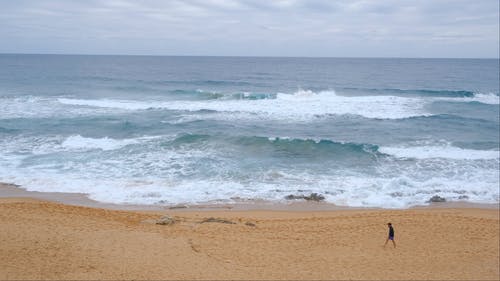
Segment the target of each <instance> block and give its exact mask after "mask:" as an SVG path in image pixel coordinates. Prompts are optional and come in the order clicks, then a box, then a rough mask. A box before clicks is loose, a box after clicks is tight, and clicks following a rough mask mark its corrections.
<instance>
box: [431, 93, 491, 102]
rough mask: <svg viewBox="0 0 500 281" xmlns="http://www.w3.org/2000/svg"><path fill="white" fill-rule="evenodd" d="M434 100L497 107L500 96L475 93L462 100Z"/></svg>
mask: <svg viewBox="0 0 500 281" xmlns="http://www.w3.org/2000/svg"><path fill="white" fill-rule="evenodd" d="M436 100H444V101H453V102H479V103H484V104H491V105H497V104H500V96H498V95H495V94H493V93H489V94H484V93H475V94H474V96H472V97H463V98H436Z"/></svg>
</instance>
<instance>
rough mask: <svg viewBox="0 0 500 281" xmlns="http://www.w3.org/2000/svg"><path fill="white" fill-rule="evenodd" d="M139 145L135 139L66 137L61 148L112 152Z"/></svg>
mask: <svg viewBox="0 0 500 281" xmlns="http://www.w3.org/2000/svg"><path fill="white" fill-rule="evenodd" d="M136 143H139V141H138V140H137V139H122V140H116V139H112V138H108V137H105V138H85V137H82V136H80V135H74V136H70V137H68V138H67V139H66V140H65V141H63V142H62V144H61V145H62V146H63V147H65V148H70V149H102V150H114V149H119V148H122V147H124V146H127V145H129V144H136Z"/></svg>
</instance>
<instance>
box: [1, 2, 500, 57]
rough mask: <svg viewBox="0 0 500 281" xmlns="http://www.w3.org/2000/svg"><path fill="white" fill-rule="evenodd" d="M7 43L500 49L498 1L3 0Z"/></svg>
mask: <svg viewBox="0 0 500 281" xmlns="http://www.w3.org/2000/svg"><path fill="white" fill-rule="evenodd" d="M1 5H2V9H1V11H0V41H1V42H0V43H1V44H0V52H7V53H13V52H14V53H83V54H154V55H246V56H254V55H255V56H351V57H352V56H355V57H359V56H361V57H371V56H375V57H498V52H499V38H498V37H499V34H498V32H499V31H498V30H499V18H498V17H499V15H498V10H499V7H498V5H499V4H498V0H481V1H470V0H422V1H401V0H386V1H378V0H358V1H347V0H338V1H331V0H308V1H299V0H275V1H269V0H169V1H162V0H144V1H132V0H107V1H99V0H89V1H76V0H36V1H35V0H33V1H28V0H16V1H3V2H2V3H1Z"/></svg>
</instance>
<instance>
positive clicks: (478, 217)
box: [0, 198, 499, 280]
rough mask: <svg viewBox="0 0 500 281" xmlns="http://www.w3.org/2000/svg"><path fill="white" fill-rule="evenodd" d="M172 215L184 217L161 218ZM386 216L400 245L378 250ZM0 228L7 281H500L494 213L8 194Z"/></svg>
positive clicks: (1, 266) (0, 270) (1, 269)
mask: <svg viewBox="0 0 500 281" xmlns="http://www.w3.org/2000/svg"><path fill="white" fill-rule="evenodd" d="M165 214H169V215H171V216H173V217H175V219H176V220H177V222H176V223H175V224H173V225H156V224H155V221H156V220H157V219H158V218H159V217H161V216H162V215H165ZM209 217H214V218H220V219H225V220H229V221H231V222H234V224H227V223H221V222H207V223H201V222H202V221H203V220H204V219H206V218H209ZM389 221H390V222H392V223H393V225H394V228H395V231H396V242H397V248H395V249H394V248H393V247H392V245H391V244H388V245H387V247H386V248H384V247H383V244H384V242H385V238H386V235H387V226H386V223H387V222H389ZM0 225H1V227H2V230H1V232H0V279H37V280H38V279H176V280H177V279H254V280H255V279H267V280H269V279H287V280H292V279H295V280H296V279H307V280H310V279H328V280H333V279H343V280H346V279H368V280H374V279H382V280H389V279H398V280H410V279H419V280H422V279H433V280H445V279H455V280H464V279H468V280H471V279H472V280H479V279H480V280H485V279H491V280H498V279H499V212H498V209H477V208H476V209H465V208H461V209H441V208H440V209H430V208H427V209H412V210H340V211H258V210H249V211H234V210H224V211H189V210H168V211H167V210H165V211H147V212H146V211H130V210H128V211H120V210H109V209H99V208H89V207H82V206H72V205H64V204H61V203H55V202H48V201H41V200H36V199H29V198H2V199H0Z"/></svg>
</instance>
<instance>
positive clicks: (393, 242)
mask: <svg viewBox="0 0 500 281" xmlns="http://www.w3.org/2000/svg"><path fill="white" fill-rule="evenodd" d="M392 244H394V248H396V241H394V239H393V240H392Z"/></svg>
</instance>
